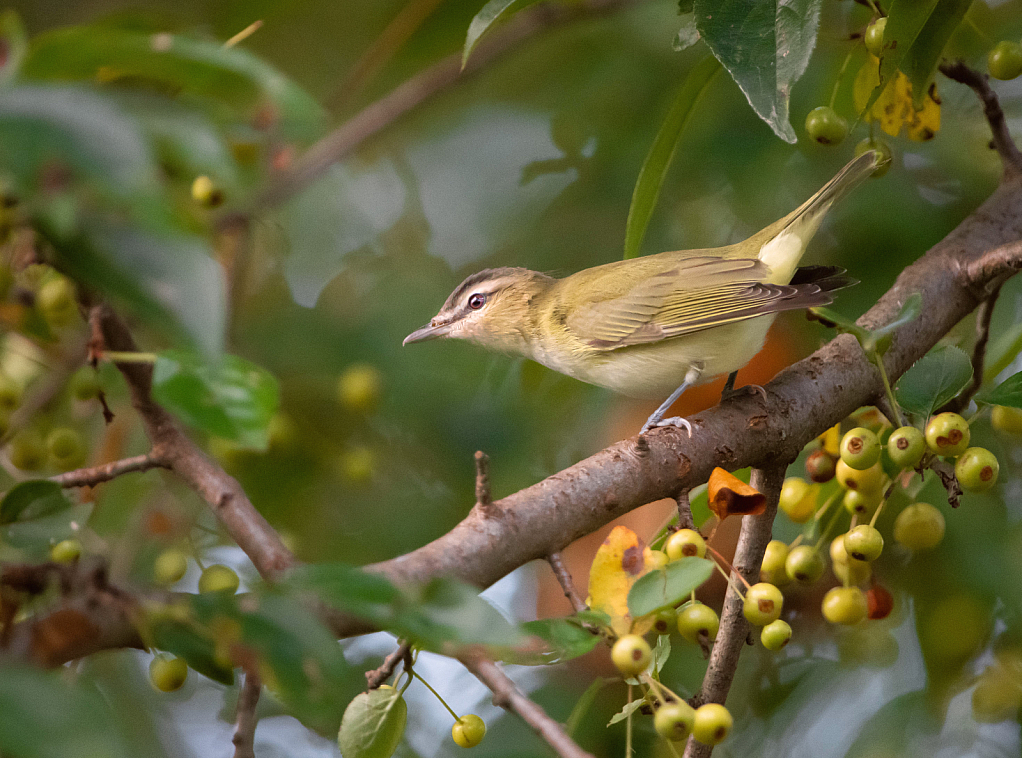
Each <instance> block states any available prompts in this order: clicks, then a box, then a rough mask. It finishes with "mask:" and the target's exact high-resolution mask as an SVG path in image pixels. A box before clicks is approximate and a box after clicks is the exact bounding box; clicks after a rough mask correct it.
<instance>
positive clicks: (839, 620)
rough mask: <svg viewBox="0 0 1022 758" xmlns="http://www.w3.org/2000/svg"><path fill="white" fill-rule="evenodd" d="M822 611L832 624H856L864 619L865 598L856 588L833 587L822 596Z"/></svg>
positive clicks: (865, 609)
mask: <svg viewBox="0 0 1022 758" xmlns="http://www.w3.org/2000/svg"><path fill="white" fill-rule="evenodd" d="M822 610H823V617H824V618H825V619H827V621H829V622H830V623H832V624H845V625H849V626H850V625H852V624H858V623H859V622H860V621H862V620H863V619H864V618H866V611H867V606H866V596H865V595H864V594H863V593H862V590H860V589H859V588H858V587H834V588H833V589H831V590H828V591H827V594H826V595H824V596H823V607H822Z"/></svg>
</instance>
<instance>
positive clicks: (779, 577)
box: [759, 540, 791, 586]
mask: <svg viewBox="0 0 1022 758" xmlns="http://www.w3.org/2000/svg"><path fill="white" fill-rule="evenodd" d="M787 559H788V546H787V545H786V544H785V543H784V542H781V541H780V540H771V541H770V542H768V543H767V546H766V550H765V551H764V552H763V562H762V563H761V564H760V566H759V579H760V581H762V582H769V583H770V584H774V585H778V586H780V585H782V584H787V583H788V582H790V581H791V579H790V577H789V576H788V572H787V571H786V570H785V568H784V562H785V561H786V560H787Z"/></svg>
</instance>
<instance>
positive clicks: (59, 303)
mask: <svg viewBox="0 0 1022 758" xmlns="http://www.w3.org/2000/svg"><path fill="white" fill-rule="evenodd" d="M36 305H38V306H39V311H40V313H42V314H43V318H44V319H46V323H48V324H49V325H50V326H51V327H55V328H60V327H62V326H67V325H68V324H70V323H71V322H72V321H74V320H75V318H76V317H77V316H78V300H77V298H76V296H75V286H74V284H73V283H72V282H71V280H70V279H68V278H67V277H65V276H59V275H57V276H51V277H49V278H47V279H46V280H45V281H44V282H43V283H42V285H41V286H40V287H39V291H38V292H37V293H36Z"/></svg>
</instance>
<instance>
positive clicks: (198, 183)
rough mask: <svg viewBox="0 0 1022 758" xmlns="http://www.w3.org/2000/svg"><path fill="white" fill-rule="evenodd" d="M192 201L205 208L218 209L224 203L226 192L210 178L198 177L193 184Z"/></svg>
mask: <svg viewBox="0 0 1022 758" xmlns="http://www.w3.org/2000/svg"><path fill="white" fill-rule="evenodd" d="M192 200H194V201H195V202H196V203H198V204H199V205H201V206H202V207H203V208H216V207H217V206H218V205H220V204H221V203H222V202H223V201H224V192H223V190H222V189H220V187H218V186H217V185H216V183H214V181H213V180H212V179H210V178H209V177H208V176H205V175H203V176H197V177H195V181H194V182H192Z"/></svg>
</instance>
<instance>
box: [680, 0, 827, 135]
mask: <svg viewBox="0 0 1022 758" xmlns="http://www.w3.org/2000/svg"><path fill="white" fill-rule="evenodd" d="M821 4H822V0H723V2H721V1H720V0H696V2H695V3H694V4H693V8H694V12H695V16H696V28H697V29H698V30H699V33H700V34H701V35H702V37H703V39H704V40H705V41H706V44H707V45H709V46H710V50H712V51H713V54H714V55H715V56H717V59H718V60H719V61H720V62H721V63H722V64H723V65H724V68H726V69H727V70H728V71H729V72H730V73H731V76H732V78H734V80H735V82H736V83H737V84H738V86H739V87H740V88H741V90H742V92H743V93H744V94H745V97H746V99H747V100H748V101H749V105H751V106H752V109H753V110H754V111H756V113H757V114H759V117H760V118H762V119H763V120H764V121H766V122H767V124H769V126H770V128H771V129H773V130H774V133H775V134H776V135H777V136H778V137H780V138H781V139H783V140H784V141H785V142H791V143H794V142H795V141H796V140H797V137H796V136H795V131H794V129H792V128H791V123H790V122H789V120H788V103H789V100H790V97H791V88H792V86H793V85H794V84H795V82H796V81H798V80H799V78H800V77H801V76H802V74H803V73H805V70H806V66H808V65H809V57H810V56H811V55H812V52H813V48H814V47H816V32H817V29H818V28H819V24H820V6H821Z"/></svg>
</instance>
